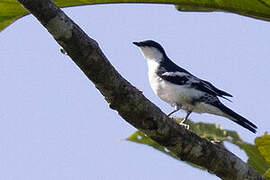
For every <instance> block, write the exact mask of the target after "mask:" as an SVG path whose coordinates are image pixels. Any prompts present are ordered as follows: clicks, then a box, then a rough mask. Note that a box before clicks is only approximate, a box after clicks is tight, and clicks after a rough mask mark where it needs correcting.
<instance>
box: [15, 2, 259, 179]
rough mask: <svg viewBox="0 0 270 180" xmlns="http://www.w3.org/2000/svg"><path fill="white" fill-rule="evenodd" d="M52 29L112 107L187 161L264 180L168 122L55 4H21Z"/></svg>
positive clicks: (222, 173) (230, 156) (226, 153)
mask: <svg viewBox="0 0 270 180" xmlns="http://www.w3.org/2000/svg"><path fill="white" fill-rule="evenodd" d="M18 1H19V3H21V4H22V5H23V6H24V7H25V8H26V9H27V10H28V11H29V12H30V13H32V14H33V15H34V16H35V17H36V18H37V19H38V20H39V21H40V23H41V24H42V25H43V26H44V27H45V28H46V29H47V30H48V31H49V33H50V34H51V35H52V36H53V37H54V39H55V40H56V41H57V42H58V44H60V45H61V46H62V47H63V48H64V49H65V51H66V52H67V54H68V55H69V56H70V57H71V59H72V60H73V61H74V62H75V63H76V64H77V65H78V66H79V67H80V69H81V70H82V71H83V72H84V74H85V75H86V76H87V77H88V78H89V79H90V80H91V81H92V82H93V83H94V84H95V86H96V88H97V89H98V90H99V91H100V93H101V94H102V95H103V96H104V97H105V99H106V101H107V102H108V104H109V106H110V108H112V109H114V110H116V111H117V112H118V113H119V115H120V116H121V117H122V118H123V119H124V120H126V121H127V122H129V123H130V124H132V125H133V126H134V127H136V128H137V129H139V130H141V131H142V132H144V133H145V134H146V135H147V136H149V137H150V138H151V139H153V140H155V141H156V142H157V143H158V144H160V145H162V146H165V147H167V149H168V150H170V151H172V152H173V153H174V154H175V155H176V156H178V157H179V158H180V159H182V160H183V161H188V162H191V163H193V164H196V165H199V166H202V167H204V168H206V169H208V171H209V172H211V173H214V174H216V175H217V176H218V177H220V178H222V179H228V180H232V179H237V180H242V179H243V180H244V179H256V180H257V179H258V180H259V179H263V178H262V177H261V176H260V175H259V174H258V173H257V172H256V171H254V170H253V169H252V168H251V167H249V166H248V165H247V164H246V163H244V162H243V161H242V160H241V159H239V158H238V157H237V156H235V155H234V154H232V153H231V152H229V151H227V150H226V149H224V148H222V147H220V146H217V145H215V144H212V143H211V142H209V141H207V140H206V139H202V138H200V137H199V136H197V135H196V134H194V133H192V132H190V131H188V130H186V129H184V128H183V127H181V126H179V125H178V124H176V123H175V122H174V121H172V120H171V119H170V118H168V117H167V116H166V115H165V114H164V113H163V112H162V111H161V110H160V109H159V108H158V107H157V106H155V105H154V104H153V103H151V102H150V101H149V100H148V99H146V98H145V97H144V96H143V94H142V92H140V91H139V90H137V89H136V88H135V87H134V86H132V85H131V84H130V83H129V82H128V81H127V80H125V79H124V78H123V77H122V76H121V75H120V74H119V73H118V72H117V71H116V70H115V68H114V67H113V66H112V65H111V64H110V62H109V61H108V59H107V58H106V57H105V55H104V54H103V53H102V51H101V49H100V48H99V46H98V44H97V42H96V41H95V40H93V39H91V38H90V37H89V36H87V34H85V33H84V32H83V31H82V29H80V28H79V26H78V25H76V24H75V23H74V22H73V21H72V20H71V19H70V18H69V17H68V16H67V15H66V14H65V13H64V12H63V11H62V10H61V9H60V8H58V7H57V6H56V5H55V4H54V3H53V2H52V1H51V0H18Z"/></svg>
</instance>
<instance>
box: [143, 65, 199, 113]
mask: <svg viewBox="0 0 270 180" xmlns="http://www.w3.org/2000/svg"><path fill="white" fill-rule="evenodd" d="M147 64H148V70H149V71H148V77H149V81H150V85H151V87H152V89H153V91H154V93H155V94H156V95H157V96H159V97H160V98H161V99H162V100H163V101H165V102H167V103H169V104H170V105H171V106H175V105H176V104H178V105H179V104H181V105H182V108H183V109H185V110H193V109H194V107H193V105H192V104H191V102H192V100H193V99H194V98H199V97H200V96H202V92H200V91H198V90H196V89H191V88H188V87H187V86H184V85H183V86H180V85H175V84H172V83H170V82H168V81H165V80H163V79H161V78H160V77H159V76H158V75H157V74H156V71H157V69H158V67H159V63H157V62H155V61H153V60H147Z"/></svg>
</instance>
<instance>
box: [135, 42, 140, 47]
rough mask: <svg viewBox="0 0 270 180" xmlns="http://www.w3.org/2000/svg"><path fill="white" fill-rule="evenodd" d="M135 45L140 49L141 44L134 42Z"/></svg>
mask: <svg viewBox="0 0 270 180" xmlns="http://www.w3.org/2000/svg"><path fill="white" fill-rule="evenodd" d="M133 44H135V45H136V46H138V47H140V44H141V43H139V42H133Z"/></svg>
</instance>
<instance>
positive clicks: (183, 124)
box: [179, 111, 191, 129]
mask: <svg viewBox="0 0 270 180" xmlns="http://www.w3.org/2000/svg"><path fill="white" fill-rule="evenodd" d="M190 114H191V111H188V112H187V115H186V117H185V118H184V119H183V120H182V121H181V122H180V123H179V125H181V126H184V128H186V129H189V125H188V124H185V123H184V122H185V120H187V119H188V116H189V115H190Z"/></svg>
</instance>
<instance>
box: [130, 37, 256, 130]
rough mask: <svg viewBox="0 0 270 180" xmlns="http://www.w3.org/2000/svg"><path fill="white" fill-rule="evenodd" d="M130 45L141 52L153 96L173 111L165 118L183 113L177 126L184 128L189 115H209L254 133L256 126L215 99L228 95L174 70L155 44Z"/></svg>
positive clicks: (148, 42)
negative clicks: (182, 111) (183, 111)
mask: <svg viewBox="0 0 270 180" xmlns="http://www.w3.org/2000/svg"><path fill="white" fill-rule="evenodd" d="M133 44H135V45H136V46H138V47H139V48H140V49H141V51H142V53H143V55H144V57H145V59H146V60H147V65H148V77H149V81H150V85H151V87H152V89H153V91H154V93H155V94H156V95H157V96H159V97H160V98H161V99H162V100H163V101H165V102H167V103H168V104H170V105H171V106H173V107H174V110H173V111H172V112H170V113H169V114H168V116H170V115H172V114H173V113H175V112H176V111H178V110H180V109H183V110H185V111H186V112H187V115H186V117H185V118H184V119H183V121H182V122H181V123H180V124H181V125H183V126H185V127H186V128H188V125H186V124H184V121H185V120H186V119H187V118H188V116H189V115H190V114H191V112H196V113H210V114H214V115H218V116H223V117H226V118H228V119H230V120H232V121H234V122H235V123H237V124H239V125H241V126H243V127H244V128H246V129H248V130H250V131H251V132H253V133H256V129H257V126H256V125H254V124H253V123H252V122H250V121H248V120H247V119H246V118H244V117H242V116H241V115H239V114H237V113H235V112H234V111H232V110H231V109H229V108H228V107H226V106H225V105H224V104H222V103H221V102H220V100H219V99H218V97H221V98H224V99H227V98H226V96H227V97H232V95H230V94H229V93H227V92H225V91H222V90H220V89H218V88H216V87H215V86H214V85H212V84H211V83H210V82H208V81H205V80H202V79H199V78H197V77H196V76H194V75H192V74H191V73H189V72H188V71H186V70H185V69H183V68H181V67H179V66H177V65H176V64H175V63H174V62H172V61H171V60H170V59H169V58H168V56H167V55H166V53H165V51H164V49H163V48H162V47H161V45H160V44H158V43H157V42H155V41H152V40H147V41H142V42H133ZM227 100H229V99H227ZM229 101H230V100H229Z"/></svg>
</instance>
